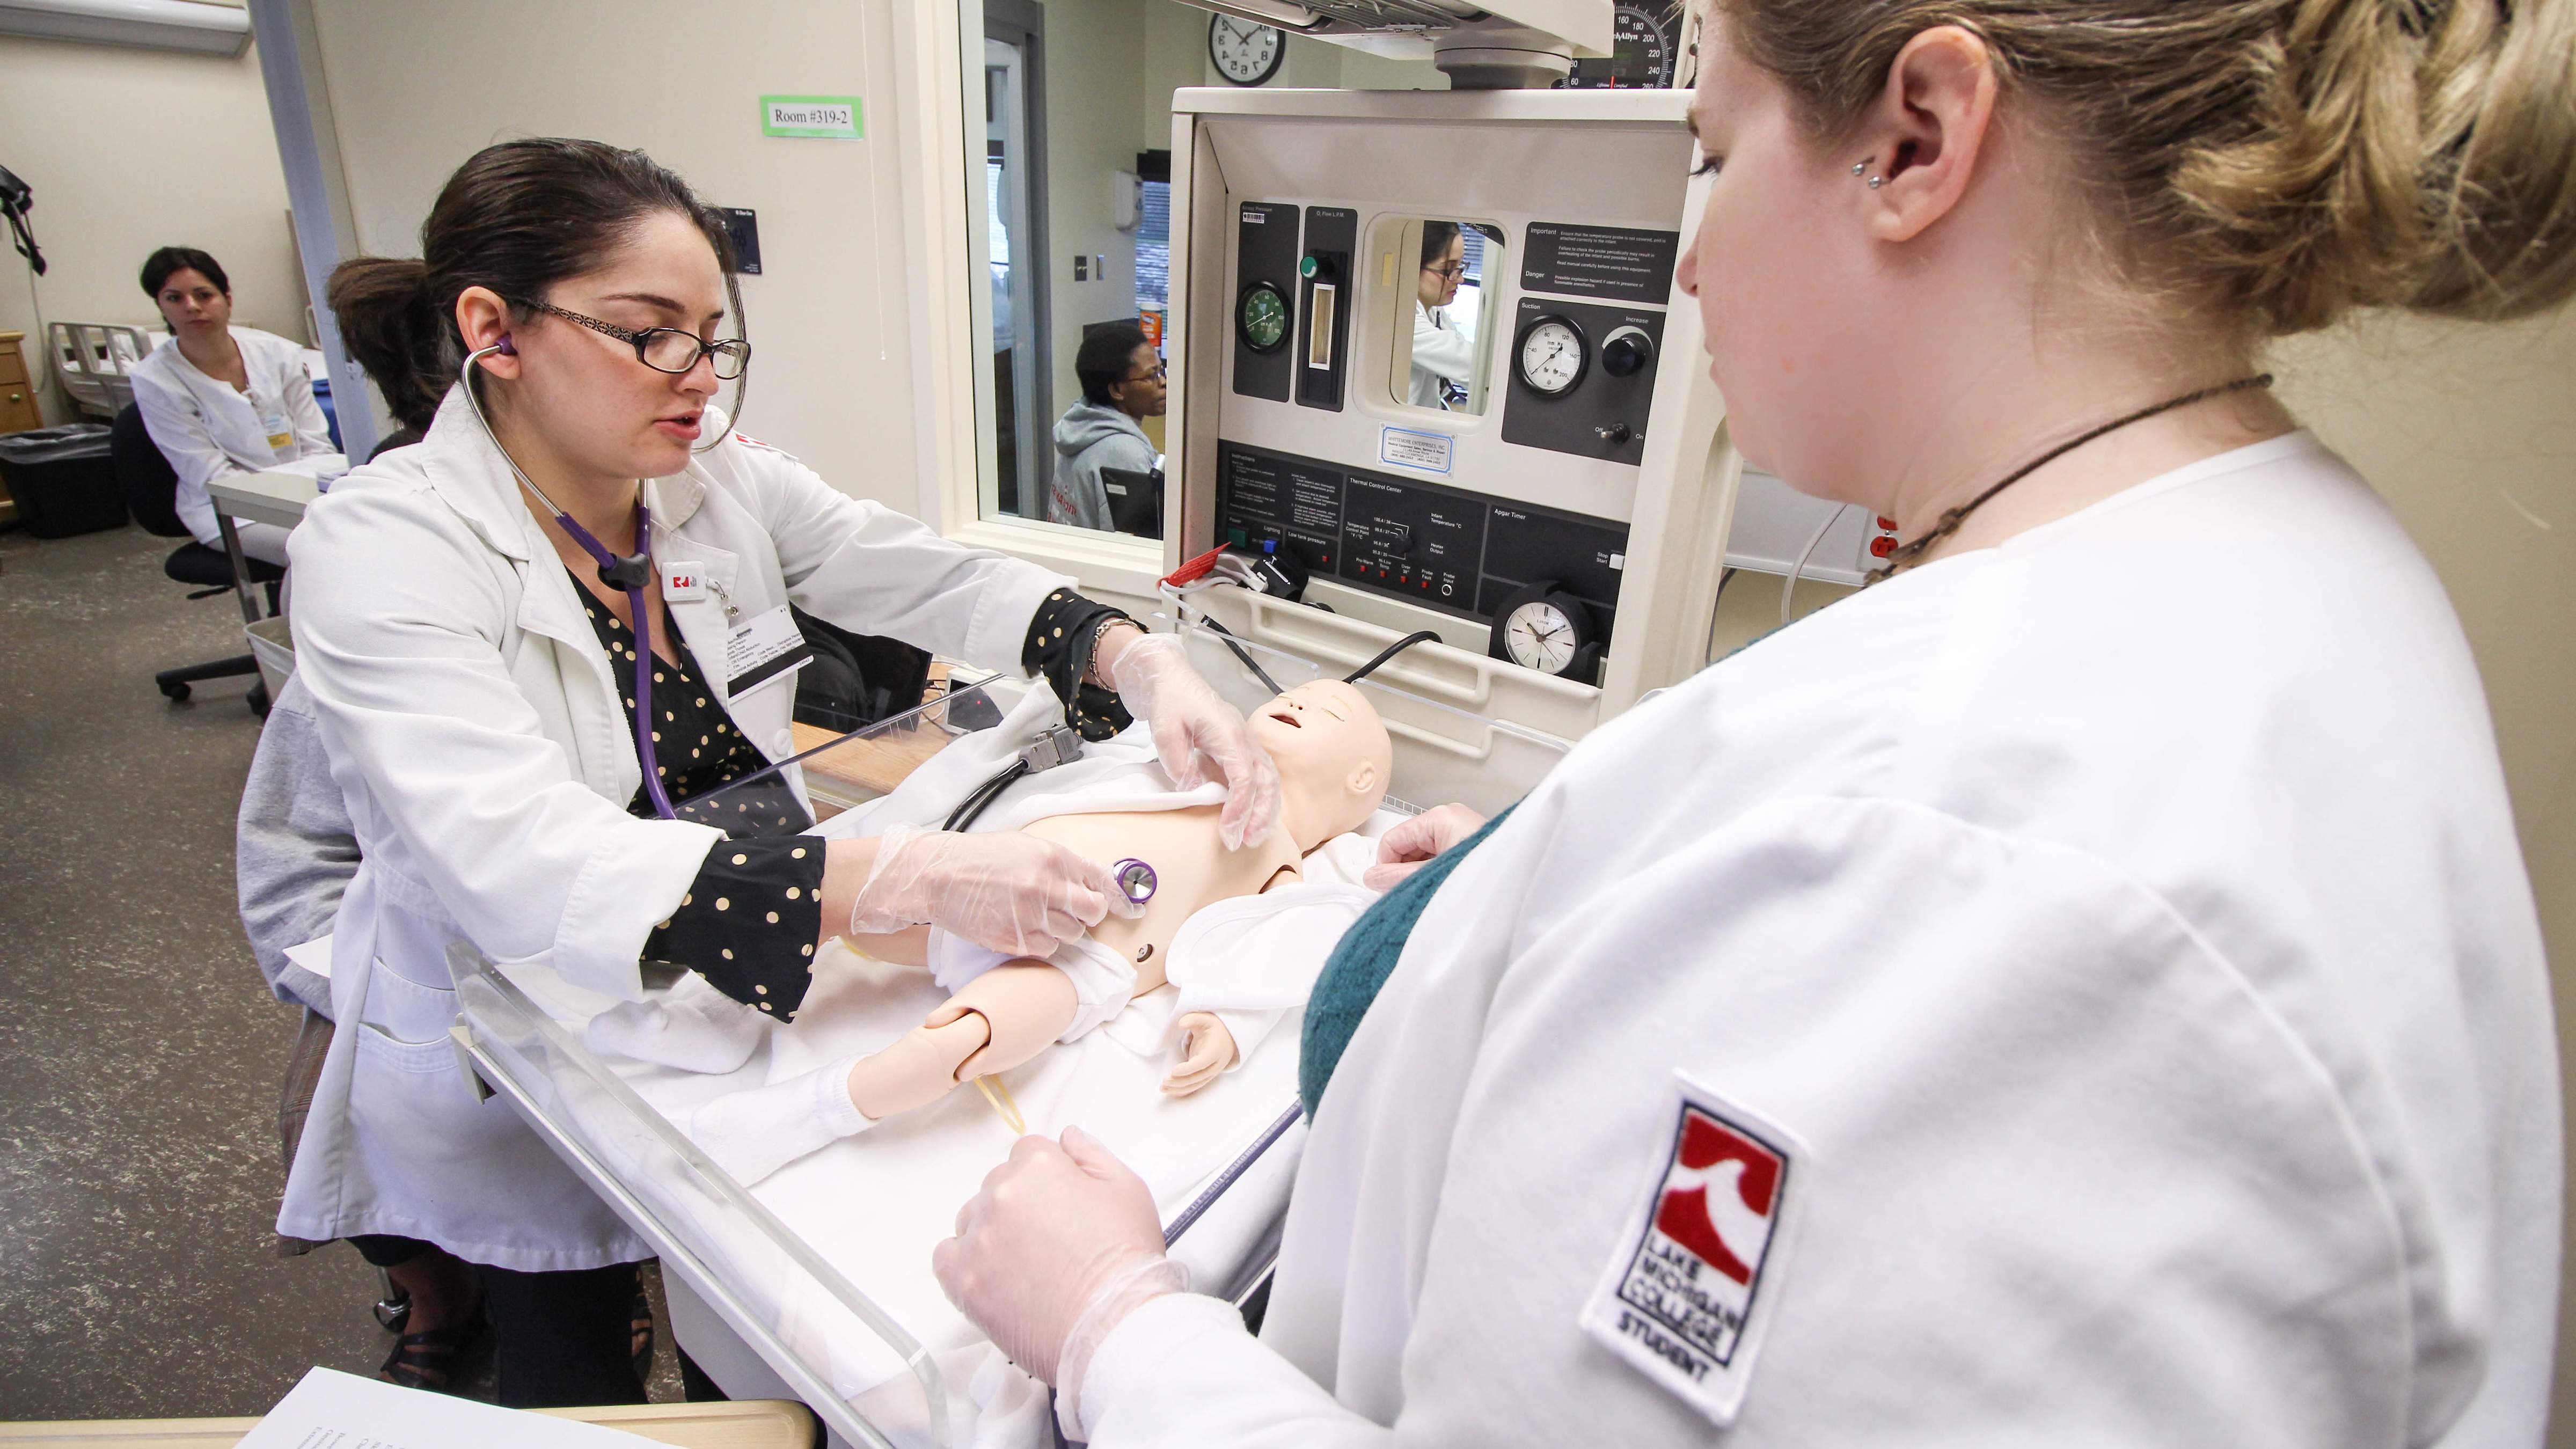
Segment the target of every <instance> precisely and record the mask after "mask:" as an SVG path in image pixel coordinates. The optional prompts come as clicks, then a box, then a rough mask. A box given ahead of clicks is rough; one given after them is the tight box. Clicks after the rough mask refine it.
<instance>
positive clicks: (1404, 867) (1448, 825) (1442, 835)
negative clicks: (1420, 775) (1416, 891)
mask: <svg viewBox="0 0 2576 1449" xmlns="http://www.w3.org/2000/svg"><path fill="white" fill-rule="evenodd" d="M1484 828H1485V817H1484V816H1482V815H1479V814H1477V813H1476V812H1475V811H1473V810H1470V809H1468V808H1467V807H1466V806H1464V805H1439V806H1434V807H1433V808H1431V809H1429V810H1425V811H1423V812H1422V813H1421V814H1419V815H1416V816H1414V817H1413V818H1412V819H1410V820H1402V821H1398V822H1397V823H1396V824H1395V825H1394V826H1393V827H1392V828H1391V829H1389V830H1388V831H1387V832H1386V834H1384V835H1382V836H1380V837H1378V842H1377V864H1375V865H1373V866H1370V867H1369V868H1368V869H1367V870H1365V871H1362V872H1360V884H1361V885H1364V886H1366V887H1368V888H1369V889H1370V890H1373V891H1391V890H1393V889H1395V888H1396V886H1397V885H1398V884H1399V883H1401V882H1402V881H1403V879H1404V878H1405V877H1406V876H1409V875H1411V874H1413V873H1414V872H1415V871H1417V870H1420V869H1422V868H1423V867H1424V866H1426V865H1429V864H1430V863H1431V862H1432V861H1433V860H1436V859H1438V858H1439V857H1440V855H1441V854H1442V853H1444V852H1446V851H1448V850H1449V849H1451V848H1452V847H1454V846H1456V845H1457V844H1458V842H1459V841H1462V840H1464V839H1466V838H1467V837H1468V836H1470V835H1473V834H1475V833H1476V832H1477V831H1479V830H1482V829H1484Z"/></svg>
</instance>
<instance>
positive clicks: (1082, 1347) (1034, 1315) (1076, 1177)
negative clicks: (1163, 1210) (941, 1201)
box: [930, 1127, 1187, 1394]
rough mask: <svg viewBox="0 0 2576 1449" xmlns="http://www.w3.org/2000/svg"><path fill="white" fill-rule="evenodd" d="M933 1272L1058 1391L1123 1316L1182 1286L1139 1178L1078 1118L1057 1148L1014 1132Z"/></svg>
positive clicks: (1008, 1350) (953, 1297)
mask: <svg viewBox="0 0 2576 1449" xmlns="http://www.w3.org/2000/svg"><path fill="white" fill-rule="evenodd" d="M930 1270H931V1271H932V1272H933V1273H935V1274H937V1275H938V1277H939V1286H940V1288H941V1289H943V1290H944V1291H946V1293H947V1294H948V1301H949V1302H951V1303H954V1304H956V1305H957V1306H958V1308H959V1309H960V1310H962V1311H963V1312H964V1313H965V1315H966V1316H967V1317H968V1318H970V1319H972V1320H974V1323H975V1326H976V1327H978V1328H980V1329H982V1330H984V1332H985V1334H986V1335H988V1336H989V1337H991V1339H992V1340H993V1342H994V1343H995V1344H997V1345H999V1346H1000V1348H1001V1350H1002V1352H1003V1353H1005V1354H1007V1355H1009V1356H1010V1360H1011V1362H1013V1363H1015V1364H1018V1365H1019V1366H1020V1367H1021V1368H1023V1369H1026V1370H1027V1371H1029V1372H1030V1373H1032V1374H1035V1375H1037V1376H1038V1377H1039V1378H1042V1379H1044V1380H1046V1381H1047V1382H1048V1383H1051V1384H1054V1385H1056V1386H1058V1387H1059V1388H1061V1389H1062V1390H1063V1391H1064V1392H1065V1393H1067V1394H1079V1393H1080V1392H1081V1389H1082V1371H1083V1369H1084V1368H1085V1367H1087V1366H1088V1365H1089V1364H1090V1362H1091V1353H1092V1350H1093V1349H1095V1348H1098V1347H1099V1346H1100V1342H1101V1340H1102V1339H1105V1338H1107V1337H1108V1336H1109V1331H1110V1330H1111V1329H1113V1328H1115V1327H1117V1326H1118V1322H1119V1320H1120V1319H1123V1318H1125V1317H1126V1316H1127V1315H1128V1314H1129V1313H1131V1312H1133V1311H1135V1309H1136V1308H1138V1307H1139V1306H1141V1305H1143V1304H1145V1303H1147V1302H1150V1301H1152V1300H1153V1299H1156V1298H1159V1297H1161V1296H1162V1295H1164V1294H1166V1293H1177V1292H1179V1291H1181V1290H1182V1289H1183V1288H1184V1287H1186V1286H1187V1285H1186V1282H1185V1281H1184V1280H1185V1278H1186V1275H1185V1274H1184V1273H1183V1272H1182V1270H1181V1268H1180V1265H1179V1264H1177V1263H1174V1262H1172V1261H1171V1260H1170V1259H1168V1258H1166V1257H1164V1256H1163V1225H1162V1221H1161V1219H1160V1218H1158V1217H1157V1216H1156V1214H1155V1212H1154V1195H1153V1194H1152V1193H1151V1192H1149V1191H1148V1190H1147V1189H1146V1187H1145V1182H1144V1179H1142V1178H1140V1177H1138V1176H1137V1175H1136V1174H1135V1173H1133V1172H1130V1171H1129V1170H1128V1169H1127V1165H1126V1164H1125V1163H1123V1162H1120V1161H1119V1160H1118V1159H1117V1158H1116V1157H1113V1156H1111V1155H1110V1152H1109V1149H1108V1148H1106V1147H1103V1146H1101V1145H1100V1144H1099V1143H1098V1142H1097V1141H1095V1140H1093V1138H1092V1137H1091V1136H1090V1135H1089V1134H1088V1133H1085V1132H1084V1131H1083V1130H1082V1129H1081V1128H1079V1127H1068V1128H1066V1129H1065V1130H1064V1143H1063V1145H1062V1146H1058V1145H1056V1144H1055V1143H1053V1142H1050V1141H1048V1140H1047V1139H1046V1138H1044V1137H1023V1138H1021V1139H1020V1140H1019V1142H1018V1143H1017V1144H1016V1145H1014V1146H1013V1147H1012V1148H1011V1156H1010V1160H1009V1161H1007V1162H1005V1163H1003V1164H1002V1165H1001V1166H999V1167H997V1168H994V1169H993V1170H992V1172H991V1173H989V1174H987V1175H986V1176H985V1178H984V1187H983V1190H982V1191H980V1192H978V1193H976V1194H975V1196H974V1197H973V1198H971V1199H969V1200H968V1201H967V1204H966V1206H964V1207H963V1208H960V1209H958V1212H957V1236H955V1237H953V1238H950V1239H949V1240H948V1241H946V1242H944V1243H941V1244H940V1245H939V1246H938V1247H936V1248H934V1249H932V1250H931V1253H930Z"/></svg>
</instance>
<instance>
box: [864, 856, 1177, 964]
mask: <svg viewBox="0 0 2576 1449" xmlns="http://www.w3.org/2000/svg"><path fill="white" fill-rule="evenodd" d="M871 843H872V844H873V845H874V846H875V848H876V849H875V857H874V859H873V860H872V861H871V862H870V865H869V868H868V875H867V879H866V881H865V882H864V883H863V884H861V885H860V887H859V890H858V893H857V895H856V896H855V897H853V898H852V901H851V905H850V933H851V934H852V935H864V934H883V933H885V932H889V931H894V930H898V929H900V928H902V927H904V926H909V925H915V924H920V923H924V922H927V923H928V924H930V925H934V926H940V927H944V928H946V929H947V930H948V931H949V932H951V933H952V934H955V935H958V936H962V937H964V938H965V939H967V940H969V941H972V942H974V943H975V944H976V945H978V946H982V947H984V948H986V949H987V950H992V951H1004V952H1008V953H1009V954H1011V955H1014V956H1046V955H1050V954H1052V953H1053V952H1054V951H1055V949H1056V948H1057V947H1058V946H1060V945H1062V944H1064V943H1065V942H1067V941H1071V940H1074V939H1076V938H1077V937H1079V936H1081V935H1082V933H1083V932H1085V931H1088V930H1090V929H1091V928H1092V927H1093V926H1096V925H1099V924H1100V922H1101V921H1102V920H1103V919H1104V918H1106V917H1107V916H1108V915H1109V913H1110V912H1112V911H1115V912H1117V913H1118V914H1119V915H1122V916H1135V915H1141V914H1142V913H1143V910H1144V908H1143V907H1141V906H1138V905H1136V904H1135V903H1134V902H1132V901H1130V900H1128V899H1127V896H1126V893H1125V892H1123V891H1121V890H1119V889H1118V886H1117V883H1116V881H1114V880H1113V879H1111V877H1110V874H1109V867H1107V866H1105V865H1102V864H1100V863H1099V862H1097V861H1092V860H1086V859H1084V858H1083V857H1081V856H1080V855H1077V854H1075V853H1074V852H1072V851H1070V850H1067V849H1065V848H1064V847H1063V846H1061V845H1057V844H1055V843H1054V842H1053V841H1047V840H1040V839H1038V838H1037V837H1036V836H1034V835H1023V834H1020V833H1019V832H1017V831H995V832H992V833H989V834H983V835H953V834H949V833H947V832H944V831H918V830H897V831H890V832H888V833H887V834H885V835H883V836H880V837H878V838H877V839H876V840H875V841H873V842H871ZM826 884H827V885H828V884H829V882H828V881H827V882H826Z"/></svg>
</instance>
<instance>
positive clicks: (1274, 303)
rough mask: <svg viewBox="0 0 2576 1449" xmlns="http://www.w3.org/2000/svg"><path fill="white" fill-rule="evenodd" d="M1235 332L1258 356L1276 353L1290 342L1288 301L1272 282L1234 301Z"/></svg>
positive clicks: (1258, 284) (1254, 286)
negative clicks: (1282, 344)
mask: <svg viewBox="0 0 2576 1449" xmlns="http://www.w3.org/2000/svg"><path fill="white" fill-rule="evenodd" d="M1234 330H1235V334H1236V335H1237V336H1239V337H1241V338H1242V339H1243V345H1244V346H1246V347H1249V348H1251V349H1252V350H1253V351H1255V352H1276V351H1278V350H1279V344H1281V343H1283V342H1285V341H1287V340H1288V299H1287V298H1286V297H1284V296H1282V295H1280V291H1279V289H1278V288H1277V287H1274V286H1272V285H1270V284H1269V283H1268V282H1255V283H1253V284H1252V285H1251V286H1249V287H1246V288H1244V289H1243V295H1242V296H1240V297H1237V298H1236V299H1235V301H1234Z"/></svg>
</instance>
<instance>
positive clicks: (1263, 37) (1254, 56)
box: [1208, 15, 1288, 86]
mask: <svg viewBox="0 0 2576 1449" xmlns="http://www.w3.org/2000/svg"><path fill="white" fill-rule="evenodd" d="M1208 59H1209V60H1212V61H1214V62H1216V73H1217V74H1219V75H1221V76H1224V77H1225V78H1226V79H1227V80H1229V81H1232V82H1233V83H1234V84H1236V85H1239V86H1257V85H1259V84H1261V83H1262V82H1263V81H1266V80H1268V79H1270V78H1271V77H1272V76H1274V75H1277V74H1279V67H1280V65H1281V64H1282V63H1284V62H1285V61H1286V60H1287V59H1288V34H1287V32H1286V31H1283V30H1281V29H1279V28H1278V27H1277V26H1275V25H1255V24H1253V23H1252V22H1251V21H1249V20H1237V19H1235V18H1234V17H1233V16H1231V15H1217V16H1212V17H1210V18H1209V20H1208Z"/></svg>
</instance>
